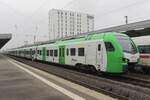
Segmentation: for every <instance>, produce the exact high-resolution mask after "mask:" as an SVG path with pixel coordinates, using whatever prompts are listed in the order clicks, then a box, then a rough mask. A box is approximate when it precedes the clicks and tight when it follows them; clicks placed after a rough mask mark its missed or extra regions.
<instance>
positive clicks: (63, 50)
mask: <svg viewBox="0 0 150 100" xmlns="http://www.w3.org/2000/svg"><path fill="white" fill-rule="evenodd" d="M64 52H65V49H64V48H62V57H64V56H65V54H64Z"/></svg>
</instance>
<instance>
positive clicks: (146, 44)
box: [133, 36, 150, 73]
mask: <svg viewBox="0 0 150 100" xmlns="http://www.w3.org/2000/svg"><path fill="white" fill-rule="evenodd" d="M133 40H134V42H135V43H136V45H137V47H138V49H139V53H140V61H139V65H140V67H141V68H142V71H144V72H145V73H150V36H142V37H136V38H133Z"/></svg>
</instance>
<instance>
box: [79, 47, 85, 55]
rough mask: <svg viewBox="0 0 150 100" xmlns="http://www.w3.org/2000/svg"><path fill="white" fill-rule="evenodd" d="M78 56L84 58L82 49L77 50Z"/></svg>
mask: <svg viewBox="0 0 150 100" xmlns="http://www.w3.org/2000/svg"><path fill="white" fill-rule="evenodd" d="M78 56H84V48H78Z"/></svg>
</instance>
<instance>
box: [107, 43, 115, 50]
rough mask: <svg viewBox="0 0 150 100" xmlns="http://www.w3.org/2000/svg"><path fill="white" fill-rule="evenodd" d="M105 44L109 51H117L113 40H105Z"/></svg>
mask: <svg viewBox="0 0 150 100" xmlns="http://www.w3.org/2000/svg"><path fill="white" fill-rule="evenodd" d="M105 46H106V50H107V51H115V48H114V46H113V45H112V43H111V42H105Z"/></svg>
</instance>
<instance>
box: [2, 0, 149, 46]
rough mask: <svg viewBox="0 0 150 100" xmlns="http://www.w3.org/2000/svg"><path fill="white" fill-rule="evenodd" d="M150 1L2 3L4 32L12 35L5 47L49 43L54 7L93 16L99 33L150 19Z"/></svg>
mask: <svg viewBox="0 0 150 100" xmlns="http://www.w3.org/2000/svg"><path fill="white" fill-rule="evenodd" d="M149 5H150V0H0V33H12V34H13V38H12V40H11V41H10V42H9V43H8V44H7V45H6V46H5V48H10V47H17V46H20V45H23V44H24V41H29V43H32V42H33V35H34V34H36V35H37V41H41V40H48V11H49V10H50V9H52V8H57V9H64V10H65V9H66V10H71V11H79V12H85V13H90V14H93V15H94V16H95V30H97V29H102V28H106V27H111V26H117V25H122V24H125V18H124V16H126V15H127V16H129V23H131V22H136V21H142V20H147V19H150V6H149Z"/></svg>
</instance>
